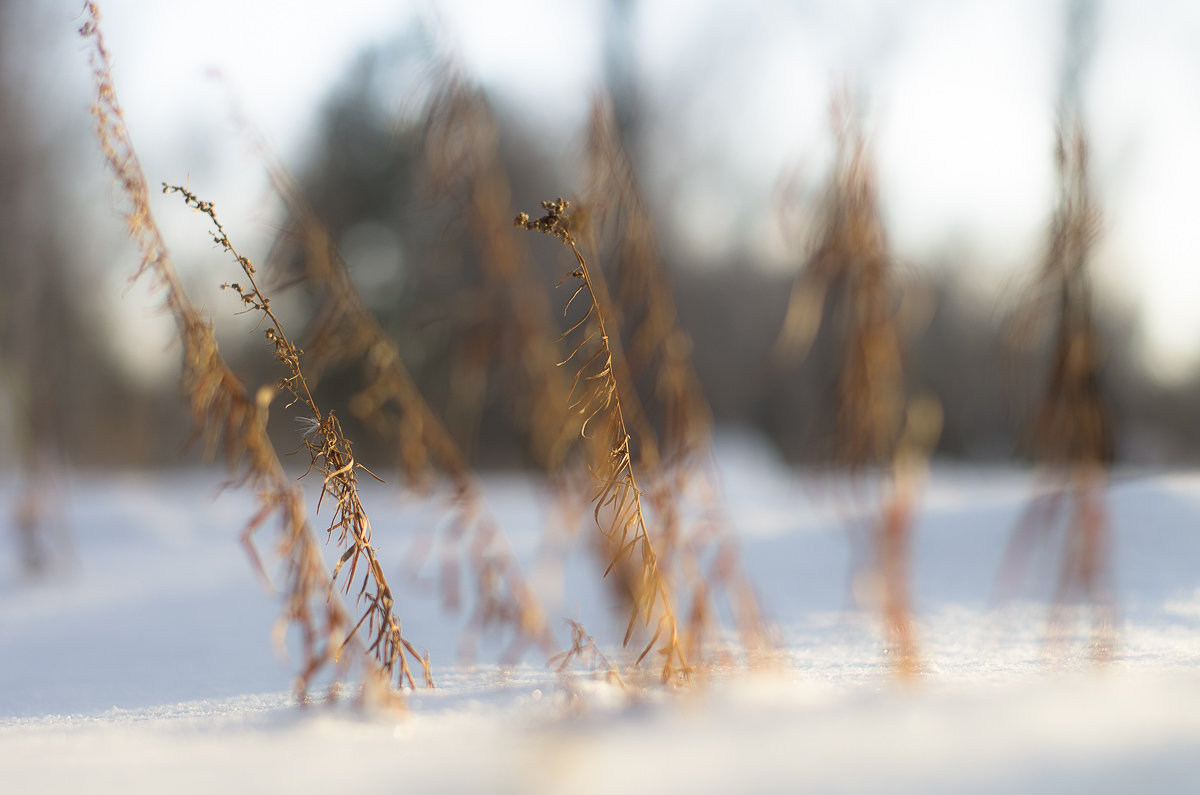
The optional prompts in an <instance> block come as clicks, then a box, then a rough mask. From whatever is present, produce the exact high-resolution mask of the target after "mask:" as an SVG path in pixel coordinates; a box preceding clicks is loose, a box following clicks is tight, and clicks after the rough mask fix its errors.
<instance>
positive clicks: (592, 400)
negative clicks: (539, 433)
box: [515, 198, 691, 681]
mask: <svg viewBox="0 0 1200 795" xmlns="http://www.w3.org/2000/svg"><path fill="white" fill-rule="evenodd" d="M542 207H543V209H544V210H545V211H546V215H544V216H542V217H541V218H539V219H536V220H531V219H530V218H529V216H528V215H526V214H524V213H522V214H520V215H519V216H517V219H516V221H515V223H516V224H517V225H518V226H522V227H524V228H526V229H529V230H536V231H540V232H543V233H545V234H550V235H553V236H555V237H557V238H558V239H559V240H560V241H561V242H562V243H563V245H565V246H567V247H568V248H569V249H570V250H571V253H572V254H573V255H574V256H575V261H576V267H575V269H573V270H572V271H571V272H569V273H568V274H567V275H566V276H564V277H563V279H562V281H566V280H567V279H574V280H575V281H576V282H578V285H577V287H576V289H575V291H574V293H573V294H572V295H571V297H570V298H569V299H568V300H567V302H566V306H565V308H564V312H569V311H570V308H571V306H572V305H573V304H574V302H575V299H576V298H578V297H579V296H580V295H581V294H586V295H585V301H586V304H585V306H586V309H585V311H584V313H583V315H582V316H581V317H580V318H579V319H578V320H575V321H574V322H573V323H572V325H571V327H570V328H569V329H568V330H567V331H566V332H564V334H563V337H562V338H563V339H564V340H570V341H571V342H572V343H573V346H572V350H571V351H570V353H569V354H568V355H567V357H566V358H565V359H563V360H562V361H561V362H560V365H565V364H567V363H568V362H571V361H572V360H574V361H576V362H578V364H577V369H576V373H575V378H574V380H573V383H572V385H571V389H570V392H569V394H570V396H571V399H572V402H571V404H570V407H571V410H572V411H573V412H575V413H577V414H578V415H579V416H580V417H581V418H583V424H582V429H581V434H582V435H583V437H584V438H585V439H588V440H589V441H590V442H591V444H592V445H594V446H595V448H596V451H597V452H596V453H594V454H593V456H592V461H593V462H594V463H593V464H592V476H593V478H594V479H595V481H596V484H597V490H596V494H595V498H594V500H593V503H594V506H595V510H594V514H593V516H594V519H595V521H596V525H597V527H599V528H600V530H601V535H602V537H603V538H604V540H605V546H606V548H607V550H608V556H609V563H608V567H607V569H606V570H605V576H606V577H607V576H608V575H610V574H614V575H615V576H617V577H619V578H620V579H621V580H622V581H623V583H624V588H625V591H626V593H627V594H628V596H629V599H630V602H631V604H630V618H629V623H628V626H627V628H626V632H625V637H624V640H623V643H624V644H625V645H628V644H629V643H630V641H631V639H632V637H633V633H634V630H635V629H636V627H637V625H638V624H639V623H641V624H642V625H643V626H645V627H650V626H653V627H654V630H653V633H652V635H651V637H650V640H649V642H648V643H647V644H646V645H645V647H644V648H643V649H642V652H641V653H640V654H639V655H638V658H637V663H641V661H642V660H643V659H645V657H646V656H647V655H648V654H649V653H650V652H651V651H652V650H654V648H655V646H656V645H657V646H658V654H659V655H660V657H661V658H662V669H661V671H662V678H663V680H664V681H668V680H670V679H671V678H672V677H673V676H674V675H677V674H679V675H683V674H687V673H688V672H689V671H690V670H691V666H690V665H689V664H688V661H687V658H686V656H685V651H684V647H683V644H682V643H681V642H680V633H679V625H678V622H677V619H676V614H675V611H674V609H673V608H672V606H671V588H670V584H669V582H668V577H667V573H666V572H665V571H664V569H663V567H662V566H661V565H660V562H659V561H660V559H659V555H658V553H657V552H656V551H655V545H654V541H653V540H652V539H651V537H650V533H649V530H648V528H647V524H646V517H645V513H644V511H643V509H642V490H641V489H640V488H639V486H638V482H637V476H636V474H635V466H634V463H633V462H634V450H633V445H634V441H633V438H632V436H631V435H630V433H629V430H628V427H627V425H626V420H625V410H624V405H625V403H624V400H625V398H624V392H623V391H622V387H621V386H619V384H618V377H617V375H616V371H617V369H618V367H619V366H620V365H619V363H618V361H619V357H620V338H619V336H618V335H617V330H616V329H615V328H613V327H611V325H610V320H609V318H610V317H611V315H612V311H611V301H610V300H609V298H608V295H607V291H606V290H605V289H604V287H603V283H602V282H599V281H598V280H597V279H595V278H593V276H592V273H591V272H590V271H589V269H588V265H587V261H586V260H585V259H584V257H583V254H582V253H581V252H580V250H579V246H578V243H577V241H576V239H575V235H574V232H573V228H572V225H571V217H570V215H569V214H568V210H569V207H570V204H569V202H567V201H566V200H564V199H561V198H559V199H557V200H556V201H553V202H550V201H547V202H543V203H542ZM562 281H560V284H561V283H562ZM577 393H578V396H577V397H576V394H577ZM601 514H604V516H603V518H602V516H601ZM635 558H636V562H635ZM656 616H657V620H655V617H656Z"/></svg>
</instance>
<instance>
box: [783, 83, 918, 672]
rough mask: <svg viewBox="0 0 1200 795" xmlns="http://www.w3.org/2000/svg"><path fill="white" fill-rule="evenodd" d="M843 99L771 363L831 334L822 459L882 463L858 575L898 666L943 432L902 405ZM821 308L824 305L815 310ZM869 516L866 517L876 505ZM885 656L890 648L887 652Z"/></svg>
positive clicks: (859, 465) (910, 650)
mask: <svg viewBox="0 0 1200 795" xmlns="http://www.w3.org/2000/svg"><path fill="white" fill-rule="evenodd" d="M847 104H848V103H847V101H846V100H841V101H839V102H836V103H835V105H834V109H833V123H834V133H835V138H836V144H837V150H836V157H835V162H834V167H833V172H832V174H831V176H830V178H829V181H828V184H827V188H826V195H825V198H824V202H823V205H822V206H821V208H820V210H821V212H820V214H819V221H818V224H817V226H816V227H815V229H814V231H815V239H814V245H813V251H812V253H811V255H810V256H809V257H808V260H807V262H806V263H805V266H804V268H803V269H802V271H801V273H800V274H799V276H798V277H797V279H796V282H795V286H794V288H793V290H792V297H791V301H790V303H789V306H788V313H787V317H786V318H785V320H784V326H783V331H782V333H781V335H780V338H779V341H778V342H777V344H776V346H775V351H774V357H775V359H776V361H777V362H779V361H782V360H785V359H790V358H794V359H799V358H800V357H802V356H804V355H805V354H806V353H807V352H808V350H809V349H810V347H811V346H812V344H813V343H814V341H815V340H816V339H817V335H818V333H819V332H820V331H821V330H822V328H823V327H832V328H831V331H832V332H833V334H834V335H835V336H836V339H835V344H836V345H837V346H838V348H837V353H836V355H837V362H838V364H837V372H836V387H835V390H834V394H833V395H832V398H833V400H832V402H833V404H834V408H833V413H834V417H833V422H832V423H831V424H832V426H833V434H832V436H831V438H830V439H828V440H822V443H823V444H826V445H828V450H827V452H826V457H827V458H828V460H830V461H831V462H832V463H834V464H837V465H839V466H842V467H844V468H845V469H846V470H847V471H848V473H849V474H850V476H851V478H852V479H854V478H857V477H859V476H861V474H862V473H863V472H864V471H866V470H867V468H869V467H878V468H881V469H882V470H883V472H884V473H885V474H884V483H883V490H882V492H881V494H880V495H879V504H878V506H876V507H874V508H872V513H873V514H874V515H876V516H877V517H878V518H877V519H876V520H874V521H873V522H872V527H873V532H872V536H871V552H872V553H873V557H874V560H873V561H872V566H871V567H870V569H869V570H868V571H866V572H859V573H858V576H859V577H860V578H862V579H863V580H865V581H866V582H868V583H869V584H870V585H871V587H870V588H869V591H868V593H869V595H870V598H871V600H872V602H876V603H877V604H878V608H879V610H880V612H881V615H882V618H883V623H884V629H885V634H886V636H887V639H888V645H889V654H890V655H892V659H893V661H894V665H895V668H896V671H897V672H898V673H899V674H900V675H901V676H908V675H910V674H911V673H913V672H914V671H915V670H917V668H918V667H919V664H918V660H917V650H916V642H915V639H914V636H913V632H912V617H911V609H910V604H909V599H908V574H909V565H908V564H909V547H910V536H911V526H912V516H913V513H914V510H915V500H916V492H917V490H918V489H917V485H918V484H919V482H920V480H921V478H919V477H916V476H915V475H914V473H916V472H920V471H923V470H924V467H925V463H926V461H927V458H928V456H929V455H930V454H931V453H932V451H933V448H934V446H935V443H936V441H937V436H938V434H939V433H940V431H941V420H940V409H939V410H937V411H936V418H937V421H936V422H934V421H933V417H934V416H935V411H934V408H932V407H933V406H936V402H935V401H932V399H918V400H915V401H911V402H910V401H909V400H908V398H907V396H906V389H905V384H904V371H903V345H902V340H901V334H900V329H899V323H898V320H897V314H898V310H897V306H896V304H897V301H896V298H895V289H894V285H893V279H892V270H893V268H892V263H891V259H890V256H889V254H888V250H887V242H886V234H885V231H886V230H885V228H884V224H883V217H882V215H881V213H880V211H879V203H878V190H877V187H876V182H875V172H874V165H873V162H872V158H871V153H870V149H869V147H868V145H867V141H866V138H865V136H864V135H863V133H862V131H861V129H860V128H859V126H858V125H859V122H858V119H857V118H856V117H855V116H854V115H853V114H852V113H850V112H849V109H848V107H847ZM827 304H832V308H833V309H834V313H833V314H832V315H831V316H830V317H826V316H825V309H826V306H827ZM876 510H877V511H878V513H875V511H876ZM893 652H894V654H893Z"/></svg>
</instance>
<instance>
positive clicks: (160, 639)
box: [0, 438, 1200, 793]
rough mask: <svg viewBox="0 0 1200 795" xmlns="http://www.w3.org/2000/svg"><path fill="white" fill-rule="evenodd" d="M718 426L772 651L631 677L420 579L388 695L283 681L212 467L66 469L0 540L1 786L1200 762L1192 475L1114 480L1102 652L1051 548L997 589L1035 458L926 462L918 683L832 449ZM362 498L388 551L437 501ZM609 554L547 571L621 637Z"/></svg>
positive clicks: (590, 781)
mask: <svg viewBox="0 0 1200 795" xmlns="http://www.w3.org/2000/svg"><path fill="white" fill-rule="evenodd" d="M718 456H719V460H720V461H721V462H722V468H723V470H724V475H725V487H726V491H727V496H728V499H729V502H730V504H731V505H732V507H733V510H734V512H735V514H736V515H737V516H738V526H739V529H740V531H741V534H742V544H743V553H744V556H745V565H746V568H747V569H748V570H749V571H750V572H751V574H752V575H753V577H754V580H755V583H756V585H757V587H758V588H759V592H760V597H761V599H762V601H763V603H764V605H765V606H766V608H767V611H768V613H769V615H770V617H771V618H772V620H773V621H774V623H775V626H776V627H777V629H778V634H779V637H780V639H781V644H782V647H783V650H782V658H783V660H784V664H783V665H782V666H779V667H778V668H777V669H776V670H774V671H773V672H770V673H760V674H756V675H752V676H751V675H743V674H736V673H730V674H729V675H728V676H721V677H716V678H715V679H712V680H708V681H706V682H705V683H704V684H703V685H702V686H700V687H698V688H695V689H694V690H689V691H687V692H684V693H665V692H661V691H654V690H652V691H650V692H644V693H641V694H640V695H637V696H636V697H633V698H631V697H629V696H627V695H625V694H623V693H622V692H621V691H619V690H617V689H616V688H613V687H611V686H609V685H606V684H604V683H602V682H599V681H594V680H592V679H590V678H588V677H587V676H584V675H578V676H575V677H573V678H571V679H567V680H563V679H560V678H559V677H558V676H557V675H556V674H555V673H554V672H552V671H550V670H547V668H546V667H545V665H544V660H541V659H538V658H537V657H536V656H534V655H528V656H527V657H526V658H525V660H524V662H523V663H522V664H521V665H519V666H517V667H516V668H512V669H501V668H500V667H499V666H498V665H496V664H495V661H496V660H497V659H498V655H497V654H496V653H495V650H494V649H492V648H490V647H489V646H488V645H486V644H485V645H484V646H483V647H482V648H481V650H480V653H479V655H478V662H477V663H474V664H468V663H465V662H461V661H459V660H458V659H457V654H456V648H457V645H458V641H459V628H460V626H461V623H462V621H461V619H455V618H451V617H447V616H446V615H445V614H444V613H443V612H442V611H441V609H440V607H439V605H438V602H437V600H436V599H435V598H431V597H427V596H424V595H421V594H418V593H416V592H415V590H413V589H409V590H412V591H413V592H411V593H405V594H404V596H403V601H402V603H401V605H400V615H401V618H402V620H403V621H404V622H405V630H406V634H407V635H408V636H409V637H410V638H411V639H412V640H413V641H414V642H415V643H416V644H417V645H418V646H420V647H422V648H428V649H429V650H430V653H431V655H432V659H433V665H434V674H435V678H436V680H437V685H438V686H437V689H435V690H432V691H426V690H421V691H417V692H416V693H415V694H413V695H412V696H411V697H410V698H409V709H408V711H407V712H405V713H403V714H399V715H394V714H368V715H363V714H360V713H356V712H354V711H353V710H352V709H350V708H348V707H346V706H339V707H334V708H330V707H325V706H317V707H309V708H300V707H298V706H296V705H295V703H294V702H293V699H292V697H291V695H290V687H291V681H290V680H291V676H292V674H293V672H294V668H293V666H292V664H291V663H289V662H288V661H287V660H285V659H280V658H279V656H278V655H277V654H276V652H275V650H274V649H273V648H272V645H271V641H270V631H271V628H272V625H273V623H274V621H275V617H276V613H277V610H278V603H277V600H276V599H275V598H273V597H272V596H271V595H270V594H267V593H265V592H264V590H263V587H262V585H261V584H260V583H259V582H258V580H257V579H256V577H255V576H254V574H253V573H252V571H251V568H250V566H249V564H248V562H247V560H246V558H245V555H244V554H243V551H242V548H241V546H240V545H239V543H238V535H239V533H240V530H241V527H242V525H243V523H244V522H245V520H246V518H247V517H248V516H249V515H250V513H251V507H250V506H251V504H252V502H251V498H250V497H249V496H248V495H246V494H245V493H242V492H225V493H221V494H219V495H218V484H219V482H220V477H219V475H216V474H212V473H197V472H190V473H165V474H164V473H159V474H145V473H138V474H113V475H107V476H103V477H100V476H91V475H89V476H76V477H75V479H74V481H73V482H72V483H71V484H70V487H69V489H67V490H66V492H65V494H66V503H65V506H64V507H65V510H66V514H67V516H68V518H69V520H70V526H71V527H72V531H73V534H74V541H75V550H76V562H75V565H74V570H73V571H71V572H70V573H68V574H65V575H60V576H57V577H54V578H51V579H47V580H36V581H35V580H30V579H28V578H26V577H24V576H22V575H21V573H20V572H19V570H18V567H17V565H16V561H15V554H13V549H14V547H13V546H12V545H11V544H7V545H6V546H0V782H2V784H0V791H3V792H21V793H33V792H133V793H138V792H147V793H149V792H155V793H159V792H197V793H199V792H205V793H208V792H216V791H236V792H251V791H255V792H264V791H265V792H281V791H298V792H330V791H347V792H350V791H372V792H390V791H407V792H513V793H518V792H519V793H524V792H545V793H558V792H566V793H591V792H597V793H598V792H656V793H663V792H690V793H695V792H701V793H703V792H712V793H729V792H922V793H963V792H996V793H1000V792H1004V793H1011V792H1024V793H1027V792H1035V793H1041V792H1045V793H1061V792H1122V793H1125V792H1135V791H1136V792H1200V475H1195V474H1170V475H1161V474H1159V475H1147V476H1137V477H1134V476H1128V477H1120V478H1118V479H1117V481H1116V482H1115V484H1114V486H1113V488H1112V490H1111V492H1110V494H1109V507H1110V510H1111V514H1112V521H1113V524H1114V529H1115V532H1116V550H1115V553H1116V554H1115V560H1116V571H1115V581H1116V587H1117V593H1118V595H1119V598H1120V621H1119V623H1120V636H1119V644H1118V646H1117V648H1116V653H1115V657H1114V659H1113V661H1112V662H1111V663H1110V664H1108V665H1106V666H1097V665H1096V664H1095V663H1093V662H1092V661H1091V657H1090V655H1089V654H1088V649H1087V644H1086V626H1084V624H1083V623H1082V622H1081V623H1080V625H1079V630H1080V639H1078V640H1077V641H1076V642H1075V643H1074V644H1072V645H1070V646H1069V647H1068V648H1067V649H1066V650H1065V652H1062V653H1057V652H1056V653H1047V651H1046V649H1045V648H1044V646H1043V643H1042V636H1043V629H1044V626H1045V618H1046V604H1045V601H1044V599H1039V598H1037V595H1038V593H1039V592H1040V593H1045V592H1046V590H1047V588H1048V583H1049V582H1050V580H1051V579H1052V576H1051V575H1052V573H1053V568H1052V567H1053V561H1043V562H1042V563H1039V564H1037V565H1035V567H1034V569H1033V571H1034V575H1035V577H1034V579H1035V581H1039V582H1042V583H1044V584H1046V585H1045V587H1042V588H1041V589H1040V591H1038V590H1036V589H1035V590H1034V591H1033V592H1030V591H1024V592H1023V593H1024V595H1025V598H1023V599H1021V600H1019V601H1013V602H1007V603H1004V604H1001V605H996V604H994V602H993V599H992V590H993V582H994V579H995V573H996V570H997V566H998V564H999V561H1000V559H1001V556H1002V554H1003V550H1004V547H1005V544H1006V542H1007V539H1008V536H1009V533H1010V531H1011V529H1012V526H1013V524H1014V522H1015V521H1016V519H1017V516H1018V514H1019V512H1020V510H1021V509H1022V508H1023V507H1024V504H1025V501H1026V499H1027V498H1028V497H1029V496H1030V494H1031V490H1032V489H1033V487H1034V481H1033V478H1032V476H1031V475H1030V474H1029V473H1022V472H1016V471H1011V470H963V469H956V468H949V467H937V468H935V470H934V473H933V475H932V478H931V480H930V483H929V485H928V488H927V490H926V493H925V498H924V503H923V507H922V510H921V513H920V515H919V518H918V521H917V526H916V549H915V557H914V566H913V593H914V601H915V606H916V612H917V617H918V620H919V637H920V641H921V650H922V655H923V661H924V670H923V672H922V673H921V674H920V675H919V676H918V678H917V680H916V681H915V682H913V683H911V684H907V685H905V684H901V683H898V682H897V681H895V680H894V679H893V678H892V677H891V676H890V675H889V669H888V665H887V657H886V655H885V654H884V648H883V643H882V641H881V639H880V634H879V632H878V627H877V626H876V624H875V621H874V620H873V618H872V617H871V616H869V615H864V614H862V613H859V612H857V611H855V610H853V609H850V608H849V607H848V605H849V603H850V601H851V600H850V598H849V593H850V588H849V585H848V582H847V578H848V573H849V571H850V568H851V567H850V561H849V552H848V549H849V545H848V543H847V535H846V532H845V529H844V525H843V523H842V521H841V519H840V516H841V514H840V511H839V509H838V505H837V503H836V502H834V501H833V500H831V499H829V498H827V496H825V495H826V494H827V492H826V491H825V490H824V489H822V488H821V486H820V482H819V479H817V478H814V477H813V476H811V475H804V474H798V473H794V472H790V471H788V470H786V469H784V468H782V467H780V466H779V465H778V464H777V463H776V462H774V461H773V460H772V459H771V458H770V457H769V456H768V455H767V454H766V453H765V452H763V450H762V448H760V447H758V446H756V445H754V444H752V443H750V442H749V441H747V440H745V439H739V438H730V439H727V440H726V441H725V442H724V443H722V445H721V446H720V449H719V453H718ZM485 486H486V491H487V496H488V501H489V504H490V505H491V507H492V508H493V510H494V511H495V513H496V514H497V515H498V516H499V517H500V519H501V520H502V522H503V523H504V525H505V529H506V531H507V533H508V534H509V536H510V538H511V540H512V542H513V545H514V547H515V548H516V551H517V553H518V555H519V556H520V557H521V558H522V559H523V560H526V561H530V560H532V559H533V558H534V557H535V555H536V552H537V550H538V547H539V544H540V541H541V538H542V530H543V527H544V524H545V521H546V514H547V510H548V509H547V505H546V502H545V500H544V499H543V498H542V495H541V494H540V493H539V491H538V490H537V488H536V487H535V486H534V485H533V484H532V483H531V482H530V481H528V480H527V479H525V478H522V477H519V476H512V475H507V476H499V475H498V476H494V477H489V478H487V479H486V482H485ZM14 487H15V483H13V482H11V481H10V482H6V483H4V484H3V495H0V496H4V497H7V496H8V495H9V494H11V491H12V489H13V488H14ZM364 502H365V504H366V507H367V510H368V512H369V513H370V515H371V518H372V521H373V523H374V525H375V533H376V540H377V542H378V545H379V547H380V548H381V551H382V553H383V556H384V559H385V560H393V561H395V564H396V567H397V569H398V570H400V569H402V568H403V566H402V565H401V564H402V561H403V559H404V556H405V555H404V553H405V550H406V548H407V545H408V544H409V543H411V535H412V528H413V527H414V526H420V525H421V524H422V523H423V522H424V523H426V524H428V523H429V522H431V521H433V519H431V518H430V514H431V513H432V512H431V510H430V509H429V508H427V507H422V506H421V505H420V504H416V503H414V502H413V501H412V500H411V499H409V500H405V499H402V498H400V497H398V496H396V495H395V494H394V493H393V492H392V491H390V490H389V489H387V488H384V487H376V488H372V489H370V490H368V491H367V492H365V493H364ZM8 541H9V539H5V542H6V543H7V542H8ZM262 545H263V547H264V550H267V551H269V549H270V539H269V536H267V535H264V536H263V538H262ZM593 565H594V564H593V563H592V562H591V561H589V560H588V559H587V558H586V556H585V555H583V554H582V553H581V554H580V555H579V556H578V559H577V560H576V559H570V560H568V561H567V564H566V571H567V576H566V578H565V585H562V584H561V582H560V585H561V591H562V592H561V594H558V593H556V588H555V587H550V586H549V585H547V598H549V599H551V600H552V601H553V602H554V603H555V604H556V605H557V609H558V610H559V611H560V613H561V615H560V616H559V617H561V618H567V617H571V618H580V619H582V620H584V622H585V623H586V624H587V626H588V628H589V630H590V631H591V632H592V633H593V634H595V635H597V637H598V639H600V640H601V641H605V640H612V639H614V638H619V635H620V631H619V629H614V622H615V621H616V619H612V618H608V617H606V613H605V610H604V609H603V600H604V597H603V591H602V590H601V589H600V587H599V586H598V585H597V584H596V583H595V576H594V572H591V573H590V576H589V571H588V567H589V566H593ZM397 576H398V575H397ZM560 579H561V578H560ZM539 584H541V583H539ZM401 590H402V593H403V592H404V589H401ZM557 626H560V625H557ZM567 637H568V634H567V632H566V631H565V630H564V631H562V632H561V633H560V639H561V642H562V645H563V646H564V648H565V646H566V641H567Z"/></svg>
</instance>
